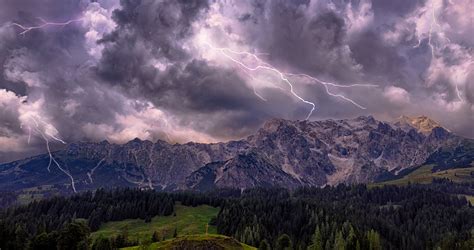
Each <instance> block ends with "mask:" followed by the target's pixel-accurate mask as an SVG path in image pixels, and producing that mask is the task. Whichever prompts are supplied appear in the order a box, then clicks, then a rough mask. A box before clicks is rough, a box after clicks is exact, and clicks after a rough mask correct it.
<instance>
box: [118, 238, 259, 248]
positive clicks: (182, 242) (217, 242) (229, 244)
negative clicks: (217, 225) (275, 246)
mask: <svg viewBox="0 0 474 250" xmlns="http://www.w3.org/2000/svg"><path fill="white" fill-rule="evenodd" d="M122 249H126V250H135V249H136V250H138V249H140V247H139V246H135V247H127V248H122ZM150 249H163V250H166V249H196V250H207V249H213V250H220V249H234V250H239V249H243V250H244V249H245V250H247V249H248V250H251V249H256V248H255V247H251V246H249V245H246V244H243V243H240V242H239V241H237V240H235V239H233V238H231V237H228V236H224V235H216V234H209V235H203V234H199V235H185V236H179V237H177V238H173V239H169V240H165V241H162V242H155V243H153V244H151V245H150Z"/></svg>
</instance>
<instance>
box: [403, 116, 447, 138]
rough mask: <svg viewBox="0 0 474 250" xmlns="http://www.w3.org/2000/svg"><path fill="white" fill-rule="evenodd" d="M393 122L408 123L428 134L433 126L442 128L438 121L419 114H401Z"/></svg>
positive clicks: (405, 124)
mask: <svg viewBox="0 0 474 250" xmlns="http://www.w3.org/2000/svg"><path fill="white" fill-rule="evenodd" d="M394 124H395V125H397V126H407V125H408V126H410V127H412V128H415V129H416V130H417V131H419V132H421V133H423V134H430V133H431V131H432V130H433V129H435V128H443V126H441V125H440V124H439V123H438V122H436V121H435V120H433V119H431V118H430V117H428V116H426V115H421V116H407V115H401V116H400V117H398V118H397V119H396V120H395V121H394ZM443 129H445V130H447V129H446V128H443ZM447 131H449V130H447Z"/></svg>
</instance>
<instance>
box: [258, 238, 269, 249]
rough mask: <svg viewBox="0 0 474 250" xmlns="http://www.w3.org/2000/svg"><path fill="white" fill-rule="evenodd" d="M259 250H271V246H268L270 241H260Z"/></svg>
mask: <svg viewBox="0 0 474 250" xmlns="http://www.w3.org/2000/svg"><path fill="white" fill-rule="evenodd" d="M258 249H259V250H270V249H271V248H270V244H268V241H267V240H265V239H263V240H262V241H260V245H259V246H258Z"/></svg>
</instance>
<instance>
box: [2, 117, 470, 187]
mask: <svg viewBox="0 0 474 250" xmlns="http://www.w3.org/2000/svg"><path fill="white" fill-rule="evenodd" d="M420 120H423V121H426V120H427V119H425V118H420ZM421 123H423V122H421ZM427 123H428V124H430V125H429V126H428V127H430V126H432V124H433V123H432V122H427ZM410 124H411V125H410ZM416 124H418V123H415V125H413V124H412V123H386V122H382V121H377V120H375V119H374V118H373V117H371V116H361V117H357V118H354V119H345V120H323V121H313V122H309V121H288V120H282V119H273V120H270V121H268V122H267V123H266V124H265V125H264V126H263V127H262V128H261V129H260V130H258V131H257V132H256V133H255V134H254V135H251V136H249V137H248V138H246V139H242V140H239V141H231V142H226V143H213V144H201V143H186V144H169V143H167V142H164V141H158V142H156V143H152V142H150V141H142V140H139V139H135V140H132V141H130V142H128V143H126V144H123V145H117V144H110V143H108V142H106V141H103V142H100V143H84V142H81V143H73V144H70V145H68V147H67V149H65V150H62V151H57V152H54V153H53V156H54V158H55V159H56V160H57V161H58V163H59V164H60V166H61V169H60V168H58V167H57V166H56V165H54V164H53V165H51V166H50V168H49V170H50V171H48V169H47V166H48V162H49V157H48V155H47V154H45V155H40V156H36V157H31V158H28V159H24V160H21V161H16V162H12V163H8V164H3V165H0V190H21V189H26V188H31V187H41V186H45V185H54V187H55V188H56V189H58V190H61V191H64V190H68V191H71V190H72V187H73V186H74V188H75V189H76V190H77V191H80V190H88V189H95V188H98V187H112V186H135V187H141V188H153V189H161V190H178V189H198V190H207V189H212V188H215V187H234V188H235V187H237V188H249V187H254V186H276V185H278V186H283V187H288V188H294V187H297V186H302V185H305V186H323V185H327V184H330V185H335V184H338V183H359V182H364V183H365V182H371V181H373V180H376V179H377V178H378V177H379V176H383V175H386V174H391V175H394V174H397V173H398V172H400V171H402V170H404V169H409V168H413V167H416V166H420V165H422V164H423V163H424V162H425V161H426V160H427V159H429V158H430V156H431V155H432V154H433V153H437V152H438V151H439V150H442V149H452V148H456V147H461V149H458V150H457V151H456V152H464V151H462V150H463V149H465V150H467V151H468V152H464V153H463V155H465V156H466V157H465V159H464V160H465V161H469V160H472V158H473V157H474V156H473V155H474V154H472V151H473V149H472V148H469V147H464V146H463V145H464V144H466V145H468V144H469V143H470V142H472V141H471V140H467V139H463V138H460V137H458V136H456V135H453V134H451V133H450V132H448V131H447V130H446V129H444V128H442V127H440V126H432V128H431V127H430V128H431V131H430V132H429V133H428V132H427V128H428V127H426V126H422V127H420V126H418V125H416ZM467 142H469V143H467ZM463 143H464V144H463ZM456 145H457V146H456ZM438 154H439V152H438ZM433 157H434V156H433Z"/></svg>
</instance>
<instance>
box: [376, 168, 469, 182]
mask: <svg viewBox="0 0 474 250" xmlns="http://www.w3.org/2000/svg"><path fill="white" fill-rule="evenodd" d="M432 169H433V165H424V166H421V167H419V168H418V169H416V170H415V171H413V172H411V173H409V174H408V175H406V176H404V177H403V178H400V179H396V180H390V181H384V182H378V183H373V184H371V186H383V185H399V186H403V185H408V184H409V183H418V184H429V183H431V182H432V181H433V179H434V178H447V179H450V180H451V181H453V182H458V183H461V182H474V178H472V176H471V172H473V171H474V167H469V168H453V169H448V170H442V171H438V172H434V173H433V172H431V171H432Z"/></svg>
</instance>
